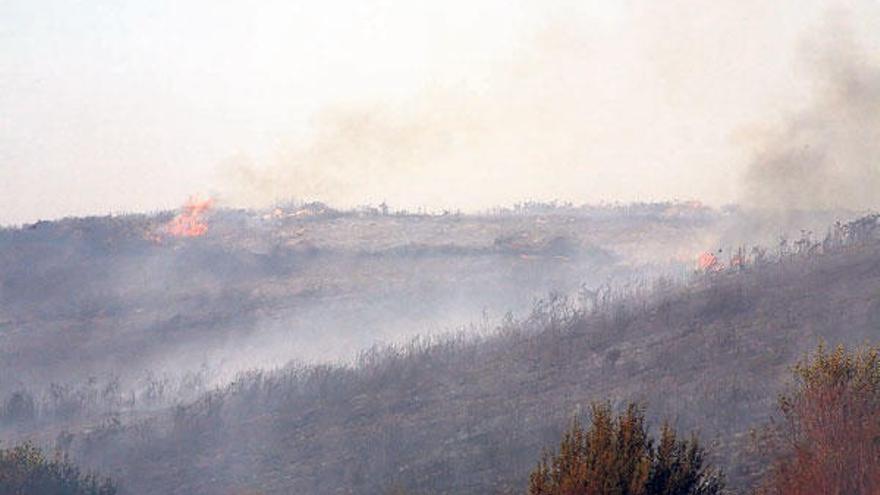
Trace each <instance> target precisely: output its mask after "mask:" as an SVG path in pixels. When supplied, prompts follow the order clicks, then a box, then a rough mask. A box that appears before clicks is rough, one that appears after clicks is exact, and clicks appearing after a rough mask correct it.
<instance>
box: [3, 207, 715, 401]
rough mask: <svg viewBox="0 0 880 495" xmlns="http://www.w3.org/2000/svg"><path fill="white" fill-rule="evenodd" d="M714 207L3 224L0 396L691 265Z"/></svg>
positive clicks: (316, 342)
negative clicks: (182, 233)
mask: <svg viewBox="0 0 880 495" xmlns="http://www.w3.org/2000/svg"><path fill="white" fill-rule="evenodd" d="M719 218H720V215H719V214H718V213H717V212H714V211H711V210H709V209H706V208H693V207H685V206H682V205H677V204H659V205H643V206H641V207H639V206H629V207H609V208H604V209H576V208H561V207H550V206H548V207H545V208H543V209H541V208H538V207H537V206H535V207H532V208H531V209H520V210H516V211H508V212H497V213H494V214H486V215H455V214H446V215H426V214H411V213H402V212H401V213H393V214H392V213H388V214H383V213H382V212H379V211H372V210H366V211H336V210H332V209H330V208H328V207H326V206H323V205H320V204H312V205H304V206H297V207H289V208H286V209H282V208H277V209H275V210H272V211H268V212H266V211H257V212H252V211H239V210H224V209H218V210H216V211H211V212H209V213H208V214H207V215H206V217H205V219H204V221H205V222H206V223H205V226H204V227H205V229H206V233H204V235H200V236H197V237H173V236H170V235H168V233H167V232H166V231H167V226H168V225H169V222H171V219H172V214H171V213H162V214H156V215H125V216H118V217H93V218H83V219H76V218H74V219H66V220H61V221H55V222H40V223H37V224H33V225H28V226H23V227H21V228H9V229H0V395H6V394H8V393H9V392H11V391H13V390H15V389H16V388H19V387H23V386H27V387H28V388H34V387H37V388H44V387H48V386H49V385H50V384H51V383H58V384H67V383H71V382H76V381H82V380H86V379H89V378H90V377H100V378H102V379H103V378H106V377H107V376H109V375H113V376H116V377H118V378H120V379H121V381H122V382H123V383H127V384H131V383H134V382H136V381H137V380H140V379H142V378H143V377H144V375H145V373H147V372H156V373H160V374H161V373H162V372H163V370H174V373H178V374H180V373H184V372H195V371H198V370H199V369H200V368H201V367H202V366H203V365H204V366H208V367H210V368H211V369H222V370H223V371H222V373H223V374H225V375H226V376H228V375H230V374H232V373H234V372H235V371H236V370H241V369H247V368H251V367H271V366H278V365H283V364H284V363H286V362H288V361H289V360H292V359H296V360H301V361H308V362H326V361H333V360H339V359H351V358H352V357H354V356H355V355H356V353H357V352H358V351H359V350H361V349H363V348H365V347H369V346H371V345H374V344H376V343H383V342H397V341H400V340H401V339H403V340H406V339H408V338H410V337H411V336H413V335H416V334H419V333H424V332H428V331H431V332H435V331H444V330H448V329H450V328H454V327H458V326H461V325H466V324H468V323H469V322H472V321H477V320H480V319H482V315H483V314H484V313H488V314H489V315H490V316H491V317H493V318H499V317H500V316H501V315H503V314H504V313H505V312H507V311H511V310H512V311H519V310H520V308H527V307H528V306H529V305H530V304H531V302H532V300H533V299H534V298H536V297H539V296H541V295H544V294H546V293H547V292H549V291H551V290H556V291H561V292H574V291H576V290H577V289H578V287H580V286H581V285H582V284H587V285H589V286H593V287H595V286H599V285H601V284H604V283H606V282H607V281H608V280H627V279H629V278H633V277H647V276H650V275H649V274H651V273H664V272H666V271H669V270H670V269H671V268H672V267H674V266H678V267H679V269H681V268H680V267H681V266H688V267H689V266H690V264H691V263H692V258H693V255H694V253H693V252H694V250H695V249H699V247H701V246H703V245H704V244H707V243H708V244H710V245H711V242H708V241H705V240H704V239H706V238H711V232H710V231H711V229H712V228H713V226H715V225H716V224H717V223H718V221H719ZM681 259H683V260H685V263H680V262H675V261H674V260H681ZM670 260H673V262H670ZM676 263H678V265H676ZM243 350H246V351H247V352H242V351H243ZM218 373H221V372H219V371H218ZM219 379H220V378H218V380H219Z"/></svg>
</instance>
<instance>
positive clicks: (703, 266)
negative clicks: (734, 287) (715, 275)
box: [697, 251, 724, 272]
mask: <svg viewBox="0 0 880 495" xmlns="http://www.w3.org/2000/svg"><path fill="white" fill-rule="evenodd" d="M697 267H698V268H699V269H700V270H703V271H706V272H717V271H721V270H723V269H724V265H723V264H722V263H721V262H720V261H718V257H717V256H715V255H714V254H712V253H710V252H708V251H707V252H705V253H702V254H701V255H700V256H699V257H698V258H697Z"/></svg>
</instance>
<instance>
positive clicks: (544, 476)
mask: <svg viewBox="0 0 880 495" xmlns="http://www.w3.org/2000/svg"><path fill="white" fill-rule="evenodd" d="M722 488H723V479H722V476H721V474H720V473H718V472H715V471H714V470H712V469H711V468H710V467H708V466H707V463H706V462H705V453H704V450H703V448H702V447H701V446H700V445H699V443H698V442H697V440H696V438H695V437H691V438H690V439H688V440H680V439H678V438H677V436H676V433H675V431H674V430H673V429H672V428H671V427H670V426H669V425H668V424H664V425H663V427H662V429H661V433H660V440H659V442H657V445H656V447H655V445H654V441H653V439H652V438H651V437H650V436H649V435H648V432H647V429H646V427H645V416H644V411H643V410H642V409H641V408H639V407H638V406H636V405H634V404H630V406H629V407H628V408H627V409H626V411H625V412H624V413H623V414H621V415H619V416H617V417H614V414H613V413H612V411H611V406H610V405H608V404H594V405H593V407H592V417H591V422H590V427H589V428H588V429H586V430H584V429H583V428H582V427H581V426H580V424H579V423H578V422H577V421H575V422H574V424H573V425H572V427H571V429H570V430H569V431H568V432H567V433H566V434H565V436H564V437H563V439H562V443H561V444H560V446H559V452H558V453H557V454H555V455H547V456H545V458H544V460H542V461H541V462H540V463H539V464H538V467H537V468H536V469H535V470H534V471H533V472H532V474H531V476H530V479H529V495H714V494H717V493H721V490H722Z"/></svg>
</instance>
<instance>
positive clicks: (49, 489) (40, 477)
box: [0, 443, 117, 495]
mask: <svg viewBox="0 0 880 495" xmlns="http://www.w3.org/2000/svg"><path fill="white" fill-rule="evenodd" d="M116 490H117V488H116V485H115V484H114V483H113V482H112V481H111V480H110V479H107V478H99V477H98V476H96V475H94V474H84V473H83V472H82V471H80V469H79V468H78V467H76V466H75V465H73V464H71V463H69V462H68V461H67V459H66V458H64V457H56V458H55V459H47V458H46V456H45V455H44V454H43V452H42V451H41V450H40V449H38V448H36V447H34V446H33V445H31V444H28V443H25V444H21V445H18V446H15V447H12V448H10V449H0V494H3V495H115V494H116Z"/></svg>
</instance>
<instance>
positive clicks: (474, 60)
mask: <svg viewBox="0 0 880 495" xmlns="http://www.w3.org/2000/svg"><path fill="white" fill-rule="evenodd" d="M829 19H831V20H835V19H838V20H839V19H844V21H840V22H837V21H834V22H829ZM841 36H847V37H849V36H852V37H853V39H857V40H858V43H859V44H860V45H861V46H867V47H869V49H868V50H867V52H870V53H877V48H880V42H878V39H880V7H878V6H877V2H869V1H854V2H845V1H835V2H829V1H820V0H777V1H772V2H768V1H766V0H731V1H726V0H715V1H712V2H707V1H697V0H694V1H662V2H660V1H653V0H651V1H635V0H631V1H627V0H617V1H612V0H608V1H586V0H582V1H556V2H548V1H534V2H530V1H516V0H503V1H502V0H499V1H479V0H467V1H450V0H443V1H426V0H405V1H403V0H401V1H339V0H336V1H322V2H304V1H289V0H288V1H278V2H271V1H261V2H245V1H219V0H190V1H161V0H150V1H146V0H144V1H132V0H128V1H125V0H108V1H101V0H89V1H73V0H67V1H40V0H4V1H3V2H0V224H10V223H20V222H28V221H33V220H36V219H39V218H54V217H59V216H65V215H82V214H93V213H106V212H111V211H112V212H127V211H141V210H155V209H160V208H162V209H164V208H170V207H174V206H176V205H178V204H180V203H182V202H183V201H184V200H185V199H186V197H187V196H188V195H191V194H195V193H202V194H204V193H210V194H214V195H217V196H218V198H219V200H220V201H221V203H224V202H225V203H226V204H229V205H236V204H239V205H260V204H265V203H268V202H271V201H273V200H277V199H279V198H285V197H295V198H301V199H322V200H326V201H329V202H332V203H335V204H339V205H342V206H349V205H357V204H363V203H378V202H381V201H382V200H387V201H388V202H389V203H391V204H392V206H403V207H409V208H413V207H417V206H426V207H430V208H443V207H456V206H460V207H463V208H466V209H470V208H484V207H488V206H492V205H496V204H510V203H512V202H515V201H519V200H523V199H529V198H533V199H550V198H558V199H563V200H571V201H574V202H576V203H582V202H597V201H602V200H625V201H628V200H635V199H640V200H651V199H674V198H678V199H691V198H694V199H701V200H704V201H707V202H709V203H714V204H718V203H723V202H729V201H736V200H738V199H740V198H741V196H742V191H741V186H740V184H741V183H742V178H743V175H744V173H745V171H746V168H747V167H748V164H749V162H750V160H753V159H754V155H755V153H756V151H755V146H756V145H755V141H756V140H758V141H760V139H761V138H760V137H756V136H761V135H763V134H764V133H766V132H768V129H770V130H772V129H774V128H777V127H779V126H783V127H784V126H785V121H786V119H787V118H788V117H787V116H789V115H791V114H792V113H796V112H798V111H799V109H801V108H804V107H806V106H809V105H810V102H811V99H815V98H816V96H815V94H816V91H817V89H816V87H817V85H820V84H821V83H822V82H821V77H817V76H816V74H815V71H814V70H812V69H811V68H810V67H809V66H810V54H811V53H816V52H821V51H822V50H823V47H822V46H823V43H825V42H826V41H827V40H829V39H830V40H834V39H836V38H838V37H841ZM860 60H861V59H860ZM859 63H865V64H868V63H872V60H862V61H860V62H859ZM869 122H871V123H875V122H876V120H870V121H869ZM872 149H873V148H872Z"/></svg>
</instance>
